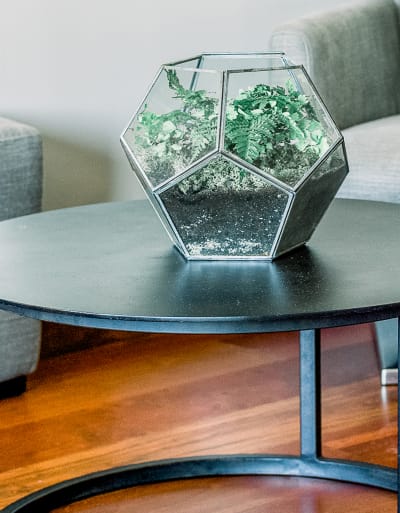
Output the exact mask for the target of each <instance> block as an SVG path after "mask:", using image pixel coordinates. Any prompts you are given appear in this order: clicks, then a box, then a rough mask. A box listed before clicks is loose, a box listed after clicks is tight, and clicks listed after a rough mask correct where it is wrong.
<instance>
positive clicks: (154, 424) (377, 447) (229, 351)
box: [0, 325, 397, 513]
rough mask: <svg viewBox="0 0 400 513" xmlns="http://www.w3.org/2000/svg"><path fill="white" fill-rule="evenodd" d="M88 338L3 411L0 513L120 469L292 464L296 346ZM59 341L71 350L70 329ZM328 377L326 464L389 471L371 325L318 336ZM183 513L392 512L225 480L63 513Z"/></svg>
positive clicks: (371, 502)
mask: <svg viewBox="0 0 400 513" xmlns="http://www.w3.org/2000/svg"><path fill="white" fill-rule="evenodd" d="M84 331H85V333H84V334H83V335H81V336H82V337H84V338H85V345H86V346H89V345H90V340H91V344H92V345H93V346H94V347H91V348H86V349H84V350H80V351H77V352H71V353H67V354H63V355H61V356H58V357H50V358H45V359H43V360H42V361H41V363H40V366H39V369H38V371H37V372H36V373H35V374H34V375H33V376H32V377H31V378H30V379H29V381H28V392H27V393H26V394H24V395H23V396H20V397H17V398H11V399H6V400H3V401H0V419H1V420H0V437H1V438H0V439H1V443H2V451H1V453H0V507H3V506H5V505H6V504H8V503H10V502H12V501H14V500H16V499H17V498H19V497H21V496H23V495H25V494H27V493H30V492H32V491H34V490H37V489H39V488H42V487H44V486H47V485H50V484H53V483H56V482H58V481H60V480H63V479H68V478H71V477H75V476H78V475H81V474H85V473H88V472H93V471H96V470H101V469H105V468H109V467H112V466H116V465H124V464H128V463H133V462H140V461H146V460H151V459H162V458H169V457H179V456H188V455H195V454H196V455H202V454H210V453H211V454H213V453H214V454H226V453H237V452H263V451H265V452H272V453H290V454H295V453H296V452H297V451H298V446H299V434H298V409H299V404H298V344H297V340H298V335H297V334H296V333H283V334H272V335H263V334H261V335H260V334H257V335H241V336H232V335H224V336H222V335H219V336H200V335H196V336H190V337H189V336H183V335H152V334H137V333H121V332H110V333H109V334H108V335H107V337H108V338H107V340H108V341H110V340H114V342H113V343H108V344H105V345H100V346H97V345H96V342H97V341H98V339H99V337H100V338H101V336H102V333H103V332H101V331H100V330H84ZM58 333H59V335H60V334H61V333H64V336H65V337H68V336H71V337H72V338H74V337H76V336H77V329H76V328H74V329H73V330H72V331H71V332H69V328H68V327H63V328H61V327H60V328H58ZM78 338H79V335H78ZM67 346H68V344H67ZM322 369H323V383H324V388H323V394H322V395H323V426H324V430H325V432H324V447H323V449H324V454H325V455H327V456H331V457H345V458H349V459H364V460H366V461H370V462H374V463H379V464H385V465H391V466H395V464H396V436H397V430H396V415H397V400H396V393H397V389H396V387H392V388H386V389H384V393H382V389H381V387H380V385H379V375H378V368H377V360H376V355H375V349H374V344H373V331H372V329H371V326H369V325H364V326H359V327H352V328H340V329H333V330H325V331H324V333H323V365H322ZM210 490H211V491H212V493H211V492H210ZM355 500H356V502H357V507H356V509H354V501H355ZM188 504H190V507H188ZM184 505H185V511H187V510H188V509H189V511H190V512H192V511H193V512H196V511H205V510H206V508H207V510H209V509H211V508H215V507H216V506H218V510H222V511H223V510H224V509H226V510H227V509H228V508H229V510H230V511H238V512H244V511H261V510H262V511H265V510H272V508H273V509H274V511H275V510H278V511H280V512H282V513H285V511H288V512H289V511H291V512H293V511H301V512H302V513H303V512H305V511H307V512H310V513H312V512H313V511H318V512H323V513H325V512H338V511H349V510H351V511H359V512H364V511H365V512H367V511H368V512H369V511H371V512H372V511H374V512H376V511H380V512H386V511H395V496H394V494H392V493H390V492H384V491H379V490H373V489H370V488H367V487H360V486H353V485H345V484H340V483H332V482H327V481H321V480H310V479H292V478H272V477H268V478H229V479H225V478H224V479H218V480H215V479H214V480H196V481H190V482H186V483H169V484H162V485H154V486H149V487H140V488H138V489H135V490H129V491H124V492H119V493H116V494H110V495H109V496H105V497H100V498H94V499H91V500H89V501H87V503H86V502H85V504H79V505H71V506H68V507H66V508H63V511H88V512H89V511H90V512H91V511H100V510H101V511H111V510H112V511H121V512H123V511H132V509H133V507H134V508H135V509H136V508H140V507H143V508H146V511H148V510H151V509H152V508H153V507H154V509H157V511H165V512H167V511H174V512H175V511H179V508H180V507H181V508H183V507H184ZM103 506H104V508H106V509H104V510H103V509H102V507H103ZM76 508H78V509H76ZM79 508H83V509H79ZM85 508H87V509H85ZM91 508H92V509H91ZM96 508H100V509H96ZM107 508H109V509H107ZM338 508H340V509H338ZM371 508H372V509H371ZM374 508H375V509H374Z"/></svg>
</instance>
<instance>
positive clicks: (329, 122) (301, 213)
mask: <svg viewBox="0 0 400 513" xmlns="http://www.w3.org/2000/svg"><path fill="white" fill-rule="evenodd" d="M207 58H208V59H212V58H218V59H224V58H226V59H229V60H230V61H232V59H235V58H237V59H239V60H241V59H243V60H244V61H246V60H247V59H250V60H257V59H261V60H262V59H277V60H278V61H279V62H280V65H279V66H278V65H274V66H266V67H249V68H246V67H241V68H234V69H229V66H228V67H227V68H226V69H221V70H218V69H211V68H210V67H208V68H202V65H203V64H204V61H205V59H207ZM194 61H197V65H196V67H193V66H185V64H187V63H193V62H194ZM282 71H283V72H286V73H287V74H288V77H289V78H290V80H291V84H292V87H293V88H294V89H295V90H296V94H297V95H298V96H299V95H303V97H305V98H306V99H307V102H310V103H309V104H310V105H311V100H310V101H309V98H308V96H307V95H305V93H304V91H303V86H302V85H301V83H300V79H299V76H301V77H302V79H303V80H304V83H305V84H306V85H307V87H308V88H309V91H310V94H312V101H313V102H314V104H315V105H316V106H317V107H318V109H319V110H320V114H321V115H322V116H323V118H324V123H325V125H326V134H327V133H328V130H329V131H330V133H331V140H330V141H329V143H326V144H327V145H328V146H329V147H327V148H326V149H325V151H323V152H322V153H321V154H320V155H317V158H316V160H315V161H314V162H313V163H312V164H311V165H310V167H309V168H308V170H307V171H305V172H304V173H303V174H302V176H301V177H300V178H299V179H298V180H297V181H296V183H295V184H294V185H293V184H291V185H289V184H288V183H285V181H283V180H282V179H279V178H277V177H276V176H273V175H272V174H271V173H270V172H268V170H265V169H261V168H259V167H257V166H256V165H254V163H252V162H250V161H248V160H244V159H243V158H241V157H240V156H239V155H237V154H235V153H234V152H233V151H230V150H227V149H226V137H225V133H226V124H227V108H228V105H229V108H231V105H232V100H230V99H229V98H228V86H229V82H230V78H231V76H234V75H235V74H242V75H244V74H252V73H275V72H282ZM168 72H171V73H174V72H175V73H176V72H179V73H182V72H184V73H192V74H193V76H192V78H191V80H190V86H189V88H188V89H186V91H193V92H196V86H197V83H198V81H199V78H203V77H204V75H201V74H205V73H207V74H211V75H214V76H215V77H218V79H219V80H218V81H217V83H218V92H217V94H215V95H214V96H213V97H212V99H213V101H214V102H215V105H217V108H216V109H215V111H216V113H217V116H218V117H217V122H216V129H215V147H213V149H211V150H210V151H206V152H205V153H204V154H203V155H200V157H199V158H198V159H197V160H196V159H195V160H194V161H191V162H189V163H188V164H187V165H186V166H184V167H182V168H181V169H179V171H175V170H173V173H172V174H171V172H170V174H169V175H168V176H166V177H165V178H164V179H163V180H161V181H159V183H153V182H152V181H151V179H150V178H149V176H148V171H146V169H145V166H144V164H143V160H141V157H140V156H138V154H137V144H136V142H135V139H133V142H132V134H133V133H134V132H135V130H137V126H135V123H137V121H138V119H139V118H140V116H141V114H142V113H143V112H144V111H145V110H146V108H147V101H148V99H149V98H150V97H151V95H152V94H153V92H154V88H155V86H156V84H158V83H159V81H160V77H162V76H163V74H164V73H168ZM296 74H299V76H298V75H296ZM247 76H249V75H247ZM177 83H178V84H179V86H180V83H179V80H178V79H177ZM249 89H250V87H249ZM182 90H184V89H182ZM200 92H201V93H205V92H207V91H203V90H201V91H200ZM174 98H176V97H174ZM235 99H237V98H235ZM229 102H230V103H229ZM306 105H307V108H308V104H306ZM311 108H312V107H310V109H311ZM184 109H185V107H184V106H182V107H181V111H182V112H183V113H184V112H185V110H184ZM174 112H175V111H174ZM166 115H168V114H164V116H166ZM159 117H160V118H161V117H162V115H159ZM156 119H157V118H156ZM321 126H322V125H321ZM326 134H325V135H324V137H325V138H326V139H327V140H328V138H327V135H326ZM332 134H333V135H332ZM121 143H122V146H123V148H124V150H125V152H126V154H127V157H128V160H129V162H130V164H131V166H132V168H133V169H134V171H135V172H136V175H137V177H138V179H139V182H140V183H141V185H142V187H143V189H144V191H145V193H146V195H147V196H148V198H149V200H150V202H151V204H152V206H153V207H154V209H155V211H156V212H157V214H158V216H159V218H160V220H161V222H162V223H163V225H164V227H165V229H166V231H167V232H168V234H169V236H170V238H171V240H172V241H173V243H174V244H175V246H176V247H177V249H178V250H179V251H180V252H181V253H182V254H183V255H184V257H185V258H186V259H188V260H232V259H233V260H249V259H251V260H268V261H271V260H273V259H274V258H276V257H278V256H280V255H282V254H284V253H287V252H289V251H292V250H293V249H295V248H297V247H298V246H301V245H303V244H305V243H306V242H307V241H308V240H309V238H310V237H311V235H312V233H313V232H314V230H315V228H316V226H317V224H318V223H319V221H320V219H321V218H322V216H323V214H324V212H325V211H326V209H327V207H328V206H329V204H330V202H331V200H332V199H333V197H334V195H335V194H336V192H337V190H338V188H339V187H340V185H341V183H342V181H343V179H344V178H345V176H346V174H347V173H348V164H347V156H346V151H345V147H344V141H343V136H342V135H341V133H340V131H339V129H338V128H337V126H336V124H335V122H334V121H333V119H332V118H331V117H330V115H329V113H328V111H327V109H326V107H325V105H324V103H323V101H322V99H321V98H320V96H319V94H318V92H317V90H316V89H315V87H314V85H313V84H312V82H311V80H310V78H309V76H308V74H307V72H306V71H305V70H304V67H303V66H299V65H293V64H291V63H290V62H289V61H288V59H287V58H286V56H285V54H284V53H282V52H261V53H247V54H234V53H218V54H209V53H208V54H202V55H199V56H196V57H191V58H189V59H185V60H182V61H177V62H174V63H170V64H165V65H163V66H162V67H161V68H160V70H159V71H158V73H157V75H156V77H155V79H154V81H153V83H152V84H151V86H150V88H149V90H148V92H147V94H146V96H145V98H144V100H143V101H142V102H141V104H140V105H139V107H138V109H137V110H136V112H135V114H134V115H133V117H132V118H131V120H130V122H129V124H128V126H127V127H126V129H125V130H124V132H123V133H122V135H121ZM135 146H136V147H135ZM338 152H340V155H337V154H338ZM335 156H336V157H335ZM334 158H336V160H338V162H340V165H339V167H338V169H336V168H335V169H334V172H335V170H336V171H337V172H336V175H337V176H335V177H334V180H332V181H331V182H332V183H329V184H328V186H325V189H324V191H323V195H324V197H323V199H322V201H321V202H320V203H321V204H319V203H318V198H315V197H313V196H312V193H310V189H311V188H312V185H310V184H309V182H310V181H311V180H312V179H313V177H315V176H316V175H317V174H318V170H321V169H322V167H323V166H324V165H325V164H326V167H327V168H328V172H329V171H330V167H329V166H330V164H329V161H330V159H331V160H333V159H334ZM218 162H219V163H222V162H223V163H226V165H227V166H231V167H230V169H231V170H236V169H238V170H239V172H240V174H241V175H243V176H246V177H250V180H255V181H256V182H257V181H258V182H259V183H261V182H262V183H263V186H264V187H271V188H273V189H274V191H275V192H276V191H278V192H279V193H280V194H281V195H285V201H286V205H285V206H284V208H281V211H280V221H279V222H278V224H277V226H276V228H275V231H274V232H273V234H272V238H273V241H272V243H271V244H270V248H269V249H268V251H261V252H260V254H251V252H250V253H249V254H243V250H242V253H241V252H240V251H239V250H237V251H236V249H237V248H235V247H233V248H232V247H231V248H229V251H230V253H228V254H227V253H221V251H220V253H221V254H218V251H217V250H215V252H214V253H213V249H211V253H209V254H207V253H206V252H204V247H203V248H202V249H196V251H193V250H192V251H190V250H189V249H188V247H189V243H188V239H187V236H186V239H185V237H184V236H183V235H182V233H181V232H182V228H181V227H179V228H178V227H177V219H174V214H172V213H171V208H168V207H167V206H166V203H167V201H166V199H164V198H163V195H164V196H166V197H167V193H168V192H169V193H170V194H173V193H174V190H176V188H179V187H180V186H181V187H182V185H183V184H185V182H184V181H185V180H186V179H189V178H190V177H192V178H195V175H196V173H201V171H202V170H203V171H204V170H206V169H207V166H209V165H211V166H212V165H215V166H217V165H218ZM325 174H327V173H325ZM322 175H323V172H322V173H321V174H320V176H322ZM317 189H318V188H317ZM253 192H254V191H253ZM224 194H225V195H226V196H225V197H226V198H228V197H229V195H230V194H231V195H232V191H230V190H226V191H224ZM310 194H311V195H310ZM317 194H318V190H317ZM302 195H303V196H305V197H303V198H302V197H301V196H302ZM307 195H308V196H309V197H308V196H307ZM278 196H279V194H278ZM296 200H297V201H296ZM313 201H315V202H316V203H315V205H318V207H316V208H312V205H311V206H310V207H311V208H309V209H308V210H307V209H306V208H305V207H306V206H307V205H304V203H305V202H313ZM299 202H300V203H303V205H299ZM214 203H215V204H216V202H214ZM244 208H245V206H244V207H243V209H244ZM172 210H173V209H172ZM313 211H315V214H314V215H313ZM174 212H175V218H176V217H177V216H178V214H179V212H178V209H175V210H174ZM181 214H182V213H181ZM228 214H229V213H228ZM292 214H293V216H292ZM306 216H309V217H310V219H309V220H308V223H309V225H310V226H309V227H307V228H306V229H304V228H303V232H304V233H303V232H301V230H300V236H298V239H299V240H296V237H297V235H293V234H294V233H296V232H298V231H299V230H298V229H296V228H297V227H296V226H293V217H296V218H301V219H300V223H301V221H302V220H304V217H306ZM196 220H197V218H196ZM306 221H307V219H306ZM264 224H265V222H264ZM294 225H296V220H295V221H294ZM224 226H225V225H224ZM190 227H191V225H190V223H188V230H189V232H190ZM260 229H261V230H264V231H266V228H264V225H262V226H261V227H260ZM285 230H286V233H285ZM221 231H222V230H221ZM287 233H289V235H287ZM223 237H224V236H223V235H222V236H221V240H222V239H223ZM230 240H232V239H230ZM231 244H235V243H234V242H232V243H231ZM264 244H265V243H264ZM246 250H247V249H246ZM202 251H203V253H202ZM247 251H249V250H247Z"/></svg>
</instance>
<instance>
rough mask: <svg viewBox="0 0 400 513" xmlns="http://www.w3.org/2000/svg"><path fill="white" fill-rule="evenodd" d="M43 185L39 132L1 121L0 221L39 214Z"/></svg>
mask: <svg viewBox="0 0 400 513" xmlns="http://www.w3.org/2000/svg"><path fill="white" fill-rule="evenodd" d="M42 182H43V177H42V140H41V136H40V134H39V132H38V131H37V130H36V129H35V128H34V127H31V126H29V125H25V124H22V123H19V122H17V121H12V120H9V119H6V118H1V117H0V220H4V219H10V218H12V217H17V216H22V215H25V214H30V213H33V212H38V211H39V210H40V208H41V200H42Z"/></svg>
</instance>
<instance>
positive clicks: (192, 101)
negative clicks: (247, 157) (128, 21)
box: [124, 68, 221, 187]
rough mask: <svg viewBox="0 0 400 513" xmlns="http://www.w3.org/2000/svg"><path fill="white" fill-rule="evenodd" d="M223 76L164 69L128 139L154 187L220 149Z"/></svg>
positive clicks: (129, 129)
mask: <svg viewBox="0 0 400 513" xmlns="http://www.w3.org/2000/svg"><path fill="white" fill-rule="evenodd" d="M220 91H221V76H220V74H218V73H211V72H204V71H199V72H196V71H192V70H185V69H180V68H164V69H163V70H162V71H161V73H160V75H159V76H158V78H157V80H156V81H155V83H154V85H153V87H152V89H151V91H150V92H149V94H148V95H147V97H146V100H145V102H144V104H143V105H142V107H141V109H140V111H139V113H138V114H137V115H136V116H135V117H134V119H133V121H132V123H131V125H130V127H129V128H128V130H127V131H126V133H125V134H124V138H125V140H126V142H127V143H128V146H129V147H130V148H131V150H132V152H133V154H134V156H135V158H136V160H137V161H138V163H139V165H140V166H141V168H142V169H143V171H144V173H145V175H146V176H147V178H148V180H149V181H150V183H151V184H152V186H153V187H157V186H158V185H160V184H161V183H163V182H165V181H166V180H168V179H169V178H171V177H173V176H175V175H177V174H179V173H181V172H183V171H184V170H185V169H186V168H187V167H188V166H190V165H191V164H193V163H195V162H196V161H198V160H199V159H201V158H202V157H204V156H205V155H207V154H208V153H210V152H211V151H213V150H215V149H216V146H217V123H218V113H219V103H220V97H219V96H220Z"/></svg>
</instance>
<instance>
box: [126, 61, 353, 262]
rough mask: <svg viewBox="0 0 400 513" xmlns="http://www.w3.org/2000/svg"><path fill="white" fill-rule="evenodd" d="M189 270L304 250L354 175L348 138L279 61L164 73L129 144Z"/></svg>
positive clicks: (189, 65) (297, 69)
mask: <svg viewBox="0 0 400 513" xmlns="http://www.w3.org/2000/svg"><path fill="white" fill-rule="evenodd" d="M121 141H122V145H123V147H124V149H125V151H126V154H127V156H128V159H129V161H130V163H131V165H132V167H133V169H134V170H135V172H136V174H137V176H138V178H139V180H140V182H141V184H142V186H143V188H144V190H145V192H146V193H147V195H148V197H149V199H150V201H151V203H152V205H153V206H154V208H155V210H156V211H157V213H158V215H159V216H160V218H161V221H162V222H163V224H164V226H165V228H166V229H167V231H168V233H169V235H170V237H171V239H172V241H173V242H174V244H175V245H176V247H177V248H178V249H179V251H181V253H182V254H183V255H184V256H185V257H186V258H187V259H265V260H272V259H273V258H275V257H277V256H279V255H282V254H283V253H286V252H288V251H290V250H292V249H294V248H296V247H298V246H300V245H302V244H304V243H305V242H307V241H308V240H309V238H310V237H311V235H312V233H313V231H314V229H315V227H316V226H317V224H318V222H319V221H320V219H321V217H322V216H323V214H324V212H325V210H326V209H327V207H328V206H329V204H330V202H331V201H332V199H333V197H334V196H335V194H336V192H337V190H338V188H339V186H340V184H341V183H342V181H343V179H344V177H345V176H346V174H347V172H348V166H347V160H346V153H345V149H344V144H343V137H342V136H341V134H340V132H339V130H338V129H337V127H336V126H335V124H334V122H333V120H332V119H331V117H330V115H329V113H328V112H327V110H326V108H325V106H324V104H323V103H322V101H321V99H320V97H319V95H318V93H317V92H316V90H315V88H314V86H313V84H312V83H311V80H310V78H309V77H308V75H307V73H306V72H305V70H304V68H303V67H302V66H295V65H292V64H291V63H290V62H289V61H288V60H287V58H286V56H285V55H284V54H283V53H276V52H274V53H257V54H203V55H200V56H198V57H194V58H191V59H188V60H185V61H180V62H175V63H172V64H166V65H163V66H162V67H161V69H160V71H159V72H158V74H157V76H156V78H155V80H154V82H153V84H152V86H151V88H150V90H149V92H148V94H147V95H146V97H145V99H144V101H143V102H142V104H141V105H140V107H139V109H138V110H137V112H136V114H135V115H134V116H133V118H132V120H131V122H130V123H129V126H128V127H127V129H126V130H125V131H124V133H123V134H122V136H121Z"/></svg>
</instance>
